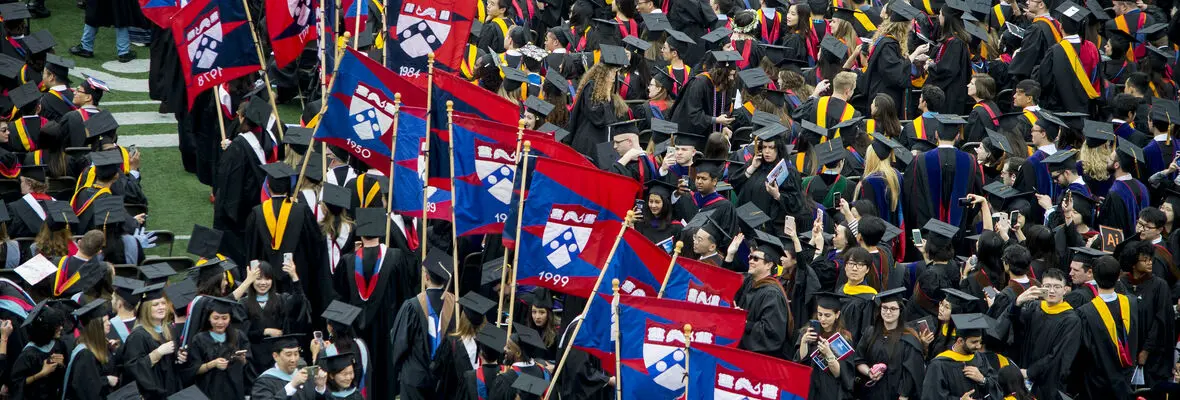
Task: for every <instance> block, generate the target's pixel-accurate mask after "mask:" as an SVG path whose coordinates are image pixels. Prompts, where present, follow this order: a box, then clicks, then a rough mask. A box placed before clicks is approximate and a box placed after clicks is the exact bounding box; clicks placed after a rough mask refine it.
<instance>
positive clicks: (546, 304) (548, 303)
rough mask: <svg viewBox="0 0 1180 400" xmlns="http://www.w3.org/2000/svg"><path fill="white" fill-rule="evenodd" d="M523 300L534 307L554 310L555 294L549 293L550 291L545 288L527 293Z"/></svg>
mask: <svg viewBox="0 0 1180 400" xmlns="http://www.w3.org/2000/svg"><path fill="white" fill-rule="evenodd" d="M521 300H523V301H524V303H525V304H528V305H529V306H532V307H537V308H544V309H548V310H552V309H553V294H552V293H549V289H545V288H543V287H537V288H534V289H533V291H531V292H528V293H526V294H525V295H524V296H523V298H522V299H521Z"/></svg>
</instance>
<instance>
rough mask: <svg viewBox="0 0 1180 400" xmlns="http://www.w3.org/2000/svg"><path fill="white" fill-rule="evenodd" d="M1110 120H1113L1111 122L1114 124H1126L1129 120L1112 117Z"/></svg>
mask: <svg viewBox="0 0 1180 400" xmlns="http://www.w3.org/2000/svg"><path fill="white" fill-rule="evenodd" d="M1110 122H1111V123H1113V124H1125V123H1127V121H1124V120H1121V119H1118V118H1111V119H1110Z"/></svg>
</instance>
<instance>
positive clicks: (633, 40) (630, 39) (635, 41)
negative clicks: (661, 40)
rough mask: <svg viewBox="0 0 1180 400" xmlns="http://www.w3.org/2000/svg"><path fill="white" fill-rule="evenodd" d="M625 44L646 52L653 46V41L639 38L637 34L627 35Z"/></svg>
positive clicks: (624, 40)
mask: <svg viewBox="0 0 1180 400" xmlns="http://www.w3.org/2000/svg"><path fill="white" fill-rule="evenodd" d="M623 44H624V45H626V46H627V47H628V48H631V49H634V50H636V51H639V52H644V51H647V49H650V48H651V42H648V41H646V40H643V39H640V38H637V37H635V36H627V37H625V38H623Z"/></svg>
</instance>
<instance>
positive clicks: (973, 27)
mask: <svg viewBox="0 0 1180 400" xmlns="http://www.w3.org/2000/svg"><path fill="white" fill-rule="evenodd" d="M963 30H965V31H967V34H968V35H971V36H972V37H974V38H976V39H979V40H980V41H983V42H986V41H987V40H988V39H990V37H989V36H988V34H987V29H985V28H983V27H981V26H979V25H977V24H974V23H970V22H967V23H964V24H963Z"/></svg>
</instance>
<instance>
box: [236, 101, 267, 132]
mask: <svg viewBox="0 0 1180 400" xmlns="http://www.w3.org/2000/svg"><path fill="white" fill-rule="evenodd" d="M249 99H250V101H249V102H248V103H247V104H246V109H245V110H244V111H243V112H242V115H243V116H245V117H246V119H247V120H250V122H252V123H253V124H254V125H255V126H263V125H266V123H267V122H269V121H270V115H271V109H270V104H269V103H267V101H266V100H265V99H263V98H261V97H258V96H253V97H249Z"/></svg>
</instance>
